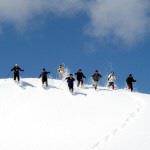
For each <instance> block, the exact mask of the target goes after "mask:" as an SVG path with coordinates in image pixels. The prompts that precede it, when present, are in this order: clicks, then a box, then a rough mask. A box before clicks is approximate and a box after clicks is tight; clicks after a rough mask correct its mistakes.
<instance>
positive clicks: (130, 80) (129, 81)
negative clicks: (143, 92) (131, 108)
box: [126, 76, 136, 84]
mask: <svg viewBox="0 0 150 150" xmlns="http://www.w3.org/2000/svg"><path fill="white" fill-rule="evenodd" d="M126 82H127V84H132V83H133V82H136V80H135V79H134V78H133V77H132V76H129V77H128V78H127V79H126Z"/></svg>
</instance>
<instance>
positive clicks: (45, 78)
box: [39, 68, 50, 87]
mask: <svg viewBox="0 0 150 150" xmlns="http://www.w3.org/2000/svg"><path fill="white" fill-rule="evenodd" d="M49 73H50V72H48V71H46V69H45V68H43V69H42V72H41V74H40V76H39V78H42V85H43V86H44V84H45V85H46V87H48V74H49Z"/></svg>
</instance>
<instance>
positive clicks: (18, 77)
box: [17, 74, 20, 82]
mask: <svg viewBox="0 0 150 150" xmlns="http://www.w3.org/2000/svg"><path fill="white" fill-rule="evenodd" d="M17 80H18V82H19V81H20V76H19V74H18V75H17Z"/></svg>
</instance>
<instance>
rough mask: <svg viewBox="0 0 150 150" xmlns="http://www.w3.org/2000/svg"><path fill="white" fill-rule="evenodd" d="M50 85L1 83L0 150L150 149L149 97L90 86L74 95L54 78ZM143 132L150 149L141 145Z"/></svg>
mask: <svg viewBox="0 0 150 150" xmlns="http://www.w3.org/2000/svg"><path fill="white" fill-rule="evenodd" d="M49 85H50V86H49V87H48V88H46V89H45V88H43V87H42V86H41V80H39V79H34V78H30V79H22V81H21V83H20V84H17V83H15V82H14V81H13V80H12V79H1V80H0V133H1V134H0V149H1V150H10V149H11V150H20V149H22V150H43V149H44V150H49V149H51V150H89V149H93V150H120V149H122V150H127V149H128V150H141V149H140V148H141V147H142V150H149V148H150V145H149V143H148V142H147V140H148V137H150V120H148V117H149V114H148V113H149V109H147V108H148V107H149V106H150V103H149V102H148V100H149V99H150V96H149V95H144V94H140V93H131V92H128V91H125V90H115V91H112V90H109V89H107V88H103V87H101V88H100V89H99V90H98V91H95V90H94V89H93V87H92V86H90V85H85V87H84V88H83V89H81V88H77V87H75V93H74V94H73V95H72V94H71V93H70V92H69V91H68V87H67V84H66V83H65V82H63V81H60V80H54V79H49ZM143 120H144V121H147V120H148V122H146V123H147V124H146V127H145V124H143V123H142V121H143ZM137 122H138V125H137V124H136V123H137ZM132 128H134V129H133V130H131V129H132ZM136 129H140V130H136ZM126 133H127V134H126ZM145 133H146V137H147V138H146V137H145ZM138 134H140V135H142V136H141V137H140V138H141V141H142V142H143V143H144V145H146V146H148V148H147V147H144V146H141V147H140V146H139V144H141V145H142V143H140V141H139V139H140V138H135V137H134V136H136V137H137V135H138ZM131 137H132V138H131ZM124 139H126V140H128V139H130V141H129V143H130V144H128V143H126V141H124ZM134 139H137V143H136V142H135V141H134ZM144 139H146V141H145V142H144V141H143V140H144ZM131 141H134V142H135V143H136V144H137V145H138V146H136V145H135V144H133V145H132V143H131ZM116 143H117V144H116ZM130 147H131V149H130ZM135 147H136V148H135Z"/></svg>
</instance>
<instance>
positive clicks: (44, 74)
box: [39, 71, 50, 79]
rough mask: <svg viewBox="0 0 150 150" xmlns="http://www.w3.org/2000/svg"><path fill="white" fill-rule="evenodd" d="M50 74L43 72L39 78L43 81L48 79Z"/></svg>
mask: <svg viewBox="0 0 150 150" xmlns="http://www.w3.org/2000/svg"><path fill="white" fill-rule="evenodd" d="M49 73H50V72H48V71H42V72H41V74H40V76H39V78H41V77H42V78H43V79H47V75H48V74H49Z"/></svg>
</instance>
